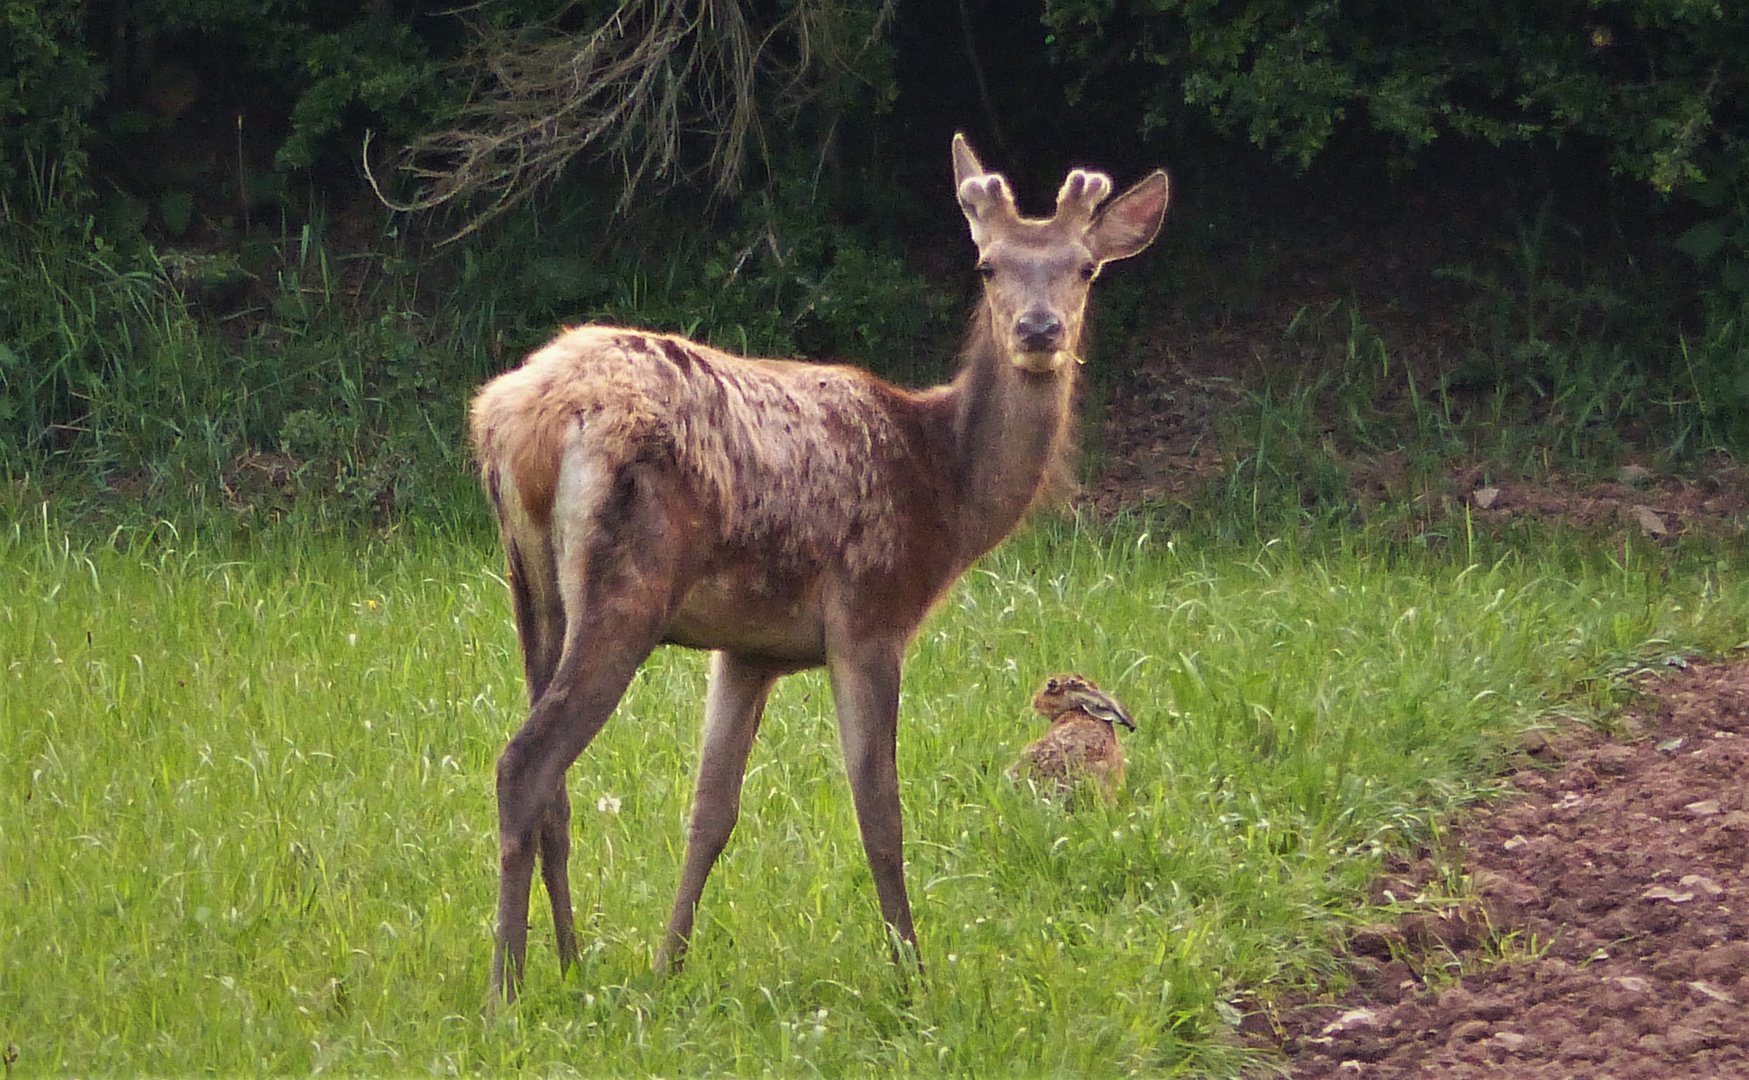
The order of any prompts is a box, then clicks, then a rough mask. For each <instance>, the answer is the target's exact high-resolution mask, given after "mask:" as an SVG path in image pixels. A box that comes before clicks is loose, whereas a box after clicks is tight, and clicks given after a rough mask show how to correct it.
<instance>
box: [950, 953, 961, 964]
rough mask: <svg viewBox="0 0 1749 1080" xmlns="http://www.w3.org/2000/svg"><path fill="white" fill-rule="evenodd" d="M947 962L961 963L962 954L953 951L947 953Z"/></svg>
mask: <svg viewBox="0 0 1749 1080" xmlns="http://www.w3.org/2000/svg"><path fill="white" fill-rule="evenodd" d="M947 962H948V963H950V964H957V963H959V962H960V954H959V953H951V952H950V953H948V954H947Z"/></svg>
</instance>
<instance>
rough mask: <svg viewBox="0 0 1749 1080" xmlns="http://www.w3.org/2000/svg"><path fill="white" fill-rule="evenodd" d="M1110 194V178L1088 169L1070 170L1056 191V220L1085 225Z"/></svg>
mask: <svg viewBox="0 0 1749 1080" xmlns="http://www.w3.org/2000/svg"><path fill="white" fill-rule="evenodd" d="M1110 194H1111V177H1109V176H1107V175H1105V174H1104V173H1102V172H1093V171H1092V170H1090V169H1071V170H1070V171H1069V176H1068V178H1067V179H1065V180H1064V181H1063V186H1062V187H1061V188H1060V189H1058V191H1057V220H1058V221H1062V222H1076V223H1079V224H1086V223H1088V222H1091V221H1092V220H1093V212H1094V211H1095V210H1097V209H1098V208H1099V204H1100V203H1102V202H1104V201H1105V198H1106V196H1108V195H1110Z"/></svg>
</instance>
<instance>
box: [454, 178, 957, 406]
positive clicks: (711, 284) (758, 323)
mask: <svg viewBox="0 0 1749 1080" xmlns="http://www.w3.org/2000/svg"><path fill="white" fill-rule="evenodd" d="M590 194H591V192H589V191H588V189H584V190H583V191H581V192H580V193H579V194H578V196H577V197H574V198H571V199H568V200H565V201H562V202H557V203H556V204H555V205H552V206H549V207H545V208H543V209H542V210H541V211H540V212H539V214H538V215H530V216H528V217H518V218H515V219H512V220H509V221H507V222H505V223H504V224H503V225H502V226H500V227H499V228H496V229H495V230H493V231H491V232H490V233H489V234H488V235H487V236H486V237H485V238H484V239H483V241H482V242H481V243H480V244H479V245H477V246H475V247H470V248H469V249H468V250H467V252H466V254H465V257H464V272H463V282H462V284H463V293H462V295H463V297H464V300H463V303H465V304H467V305H469V306H473V307H476V308H480V309H484V310H490V311H503V312H506V313H509V325H508V326H507V327H506V331H505V332H506V344H507V346H508V347H509V348H510V349H512V350H513V351H515V352H522V351H525V350H527V349H529V348H532V347H533V346H535V345H538V344H540V343H541V342H542V341H544V340H545V338H546V337H548V336H550V335H551V334H552V333H553V332H554V329H555V328H556V327H558V326H560V325H564V324H575V323H578V322H583V321H588V320H595V321H600V322H613V323H624V324H628V325H635V326H642V327H647V328H650V329H657V330H667V331H672V332H676V333H681V334H686V335H689V336H692V337H696V338H699V339H700V340H704V341H708V342H710V343H711V344H713V345H716V346H718V347H719V348H723V349H727V350H730V351H733V352H740V353H746V354H753V355H761V356H788V357H795V356H806V357H808V358H810V359H820V360H842V361H848V362H852V363H856V364H859V365H862V366H865V367H869V368H871V369H873V370H875V371H877V372H880V373H882V374H885V375H887V376H888V377H892V378H900V379H912V380H916V379H922V380H931V379H939V378H941V377H943V375H942V373H943V371H944V370H946V368H947V367H948V361H949V359H950V357H951V353H952V350H953V348H954V344H955V341H954V336H955V334H957V332H958V319H959V316H960V314H961V311H960V309H961V307H962V301H961V300H960V298H958V297H955V296H953V295H951V294H944V292H943V290H941V289H940V288H938V287H936V286H934V285H932V284H931V283H930V282H929V281H927V280H926V279H924V278H923V277H922V276H921V275H920V274H918V273H917V272H916V271H915V270H913V269H912V268H911V267H910V265H909V264H908V263H907V261H906V259H905V257H904V255H903V253H902V251H901V250H900V249H899V247H898V245H897V244H896V243H895V242H894V240H893V239H892V238H891V237H888V236H882V235H880V234H879V233H878V232H875V231H874V230H871V229H867V228H857V227H855V226H852V225H849V224H847V223H845V222H844V221H843V220H842V217H841V215H840V213H839V211H838V209H837V208H836V207H835V206H834V205H833V203H832V202H831V201H830V200H829V199H828V198H827V196H826V193H825V192H823V191H822V190H821V189H820V187H819V186H818V185H817V184H816V183H814V182H811V181H809V180H806V179H797V178H793V177H792V176H791V175H780V176H777V177H774V178H773V179H772V181H771V183H770V185H769V187H768V188H767V189H765V190H763V191H760V192H756V193H752V194H750V195H749V196H748V197H746V198H744V199H742V200H739V201H738V202H737V203H736V204H735V206H734V208H733V210H732V212H731V213H730V214H729V215H728V217H727V220H726V221H724V222H722V223H720V224H715V225H713V224H711V223H709V222H708V221H707V222H703V223H700V222H698V221H696V220H695V218H694V215H693V214H692V213H691V212H690V211H689V210H688V208H687V207H686V204H685V201H684V200H682V199H678V198H671V200H670V201H669V202H668V203H667V204H664V205H658V206H655V207H652V208H650V209H649V210H647V211H645V212H643V213H640V214H639V215H638V216H636V217H634V218H633V219H632V220H631V221H630V222H629V223H624V224H620V225H617V226H616V224H615V223H614V221H613V220H612V219H611V210H610V208H609V207H608V206H606V205H604V204H603V203H602V202H599V201H593V200H591V199H590V198H589V195H590ZM488 267H491V268H494V269H493V270H488V269H487V268H488Z"/></svg>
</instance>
